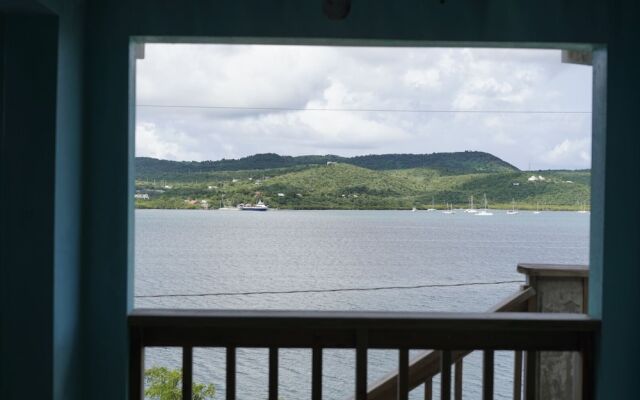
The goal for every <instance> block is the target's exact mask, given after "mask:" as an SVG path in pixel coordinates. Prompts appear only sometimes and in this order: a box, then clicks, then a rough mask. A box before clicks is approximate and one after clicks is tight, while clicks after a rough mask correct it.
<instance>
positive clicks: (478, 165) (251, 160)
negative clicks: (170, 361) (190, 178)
mask: <svg viewBox="0 0 640 400" xmlns="http://www.w3.org/2000/svg"><path fill="white" fill-rule="evenodd" d="M328 162H340V163H344V164H351V165H355V166H357V167H362V168H367V169H371V170H378V171H382V170H395V169H410V168H429V169H433V170H436V171H439V172H441V173H443V174H461V173H491V172H514V171H518V168H516V167H515V166H513V165H511V164H509V163H508V162H506V161H504V160H501V159H500V158H498V157H496V156H494V155H492V154H489V153H485V152H481V151H464V152H453V153H431V154H371V155H364V156H354V157H342V156H336V155H332V154H328V155H303V156H282V155H279V154H275V153H262V154H254V155H251V156H247V157H242V158H238V159H222V160H217V161H170V160H160V159H156V158H150V157H136V176H137V177H139V178H144V179H161V178H164V179H169V177H170V176H173V177H178V176H179V175H182V174H203V173H213V172H230V171H246V170H264V169H278V168H293V167H299V166H309V165H324V164H327V163H328Z"/></svg>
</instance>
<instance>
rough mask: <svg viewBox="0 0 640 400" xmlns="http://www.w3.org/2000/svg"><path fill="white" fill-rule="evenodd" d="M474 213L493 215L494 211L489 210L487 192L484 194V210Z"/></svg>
mask: <svg viewBox="0 0 640 400" xmlns="http://www.w3.org/2000/svg"><path fill="white" fill-rule="evenodd" d="M474 215H479V216H482V217H484V216H488V215H493V213H492V212H489V211H487V194H486V193H485V194H484V208H483V209H482V211H480V212H477V213H475V214H474Z"/></svg>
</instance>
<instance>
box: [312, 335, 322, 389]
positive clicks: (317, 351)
mask: <svg viewBox="0 0 640 400" xmlns="http://www.w3.org/2000/svg"><path fill="white" fill-rule="evenodd" d="M321 399H322V348H321V347H314V348H313V350H312V354H311V400H321Z"/></svg>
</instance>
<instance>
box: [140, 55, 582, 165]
mask: <svg viewBox="0 0 640 400" xmlns="http://www.w3.org/2000/svg"><path fill="white" fill-rule="evenodd" d="M590 90H591V69H590V68H589V67H585V66H578V65H570V64H561V63H560V55H559V52H558V51H549V50H506V49H441V48H397V47H396V48H375V47H368V48H352V47H322V46H259V45H255V46H254V45H240V46H231V45H148V46H147V51H146V59H145V60H141V61H139V64H138V79H137V94H138V99H137V101H138V103H139V104H169V105H204V106H225V107H227V106H230V107H234V106H240V107H255V108H261V107H266V108H270V107H275V108H293V109H298V108H331V109H345V108H346V109H373V110H381V111H374V112H349V111H344V112H328V111H325V112H323V111H306V112H300V111H277V110H269V109H246V108H243V109H175V108H138V115H137V119H138V121H137V122H138V124H137V125H138V137H139V140H137V141H136V145H137V154H139V155H142V154H144V155H153V156H155V157H162V158H173V159H219V158H222V157H227V158H229V157H241V156H245V155H249V154H253V153H257V152H267V151H269V152H277V153H281V154H292V155H298V154H317V153H335V154H340V155H357V154H366V153H385V152H414V153H421V152H432V151H459V150H481V151H487V152H490V153H493V154H495V155H496V156H498V157H501V158H503V159H505V160H506V161H508V162H511V163H513V164H516V165H517V166H519V167H521V168H526V167H527V166H528V165H529V164H532V165H533V166H534V167H545V168H587V167H589V165H590V159H589V153H590V151H589V148H590V135H591V120H590V115H589V114H584V115H583V114H571V115H562V114H500V113H498V114H482V113H479V114H469V113H462V114H460V113H456V114H450V113H444V114H438V113H423V112H391V111H382V110H571V111H575V110H581V111H582V110H586V111H588V110H590V103H591V102H590ZM565 140H567V141H568V143H569V144H568V145H564V144H563V143H564V141H565ZM550 144H552V145H550ZM565 148H567V149H565ZM576 149H578V150H576Z"/></svg>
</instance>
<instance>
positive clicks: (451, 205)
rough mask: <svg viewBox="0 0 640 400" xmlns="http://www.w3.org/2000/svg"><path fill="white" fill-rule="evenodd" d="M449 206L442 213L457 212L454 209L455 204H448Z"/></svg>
mask: <svg viewBox="0 0 640 400" xmlns="http://www.w3.org/2000/svg"><path fill="white" fill-rule="evenodd" d="M447 206H448V207H449V208H448V209H446V210H444V211H443V212H442V213H443V214H455V213H456V212H455V211H453V204H448V205H447Z"/></svg>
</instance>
